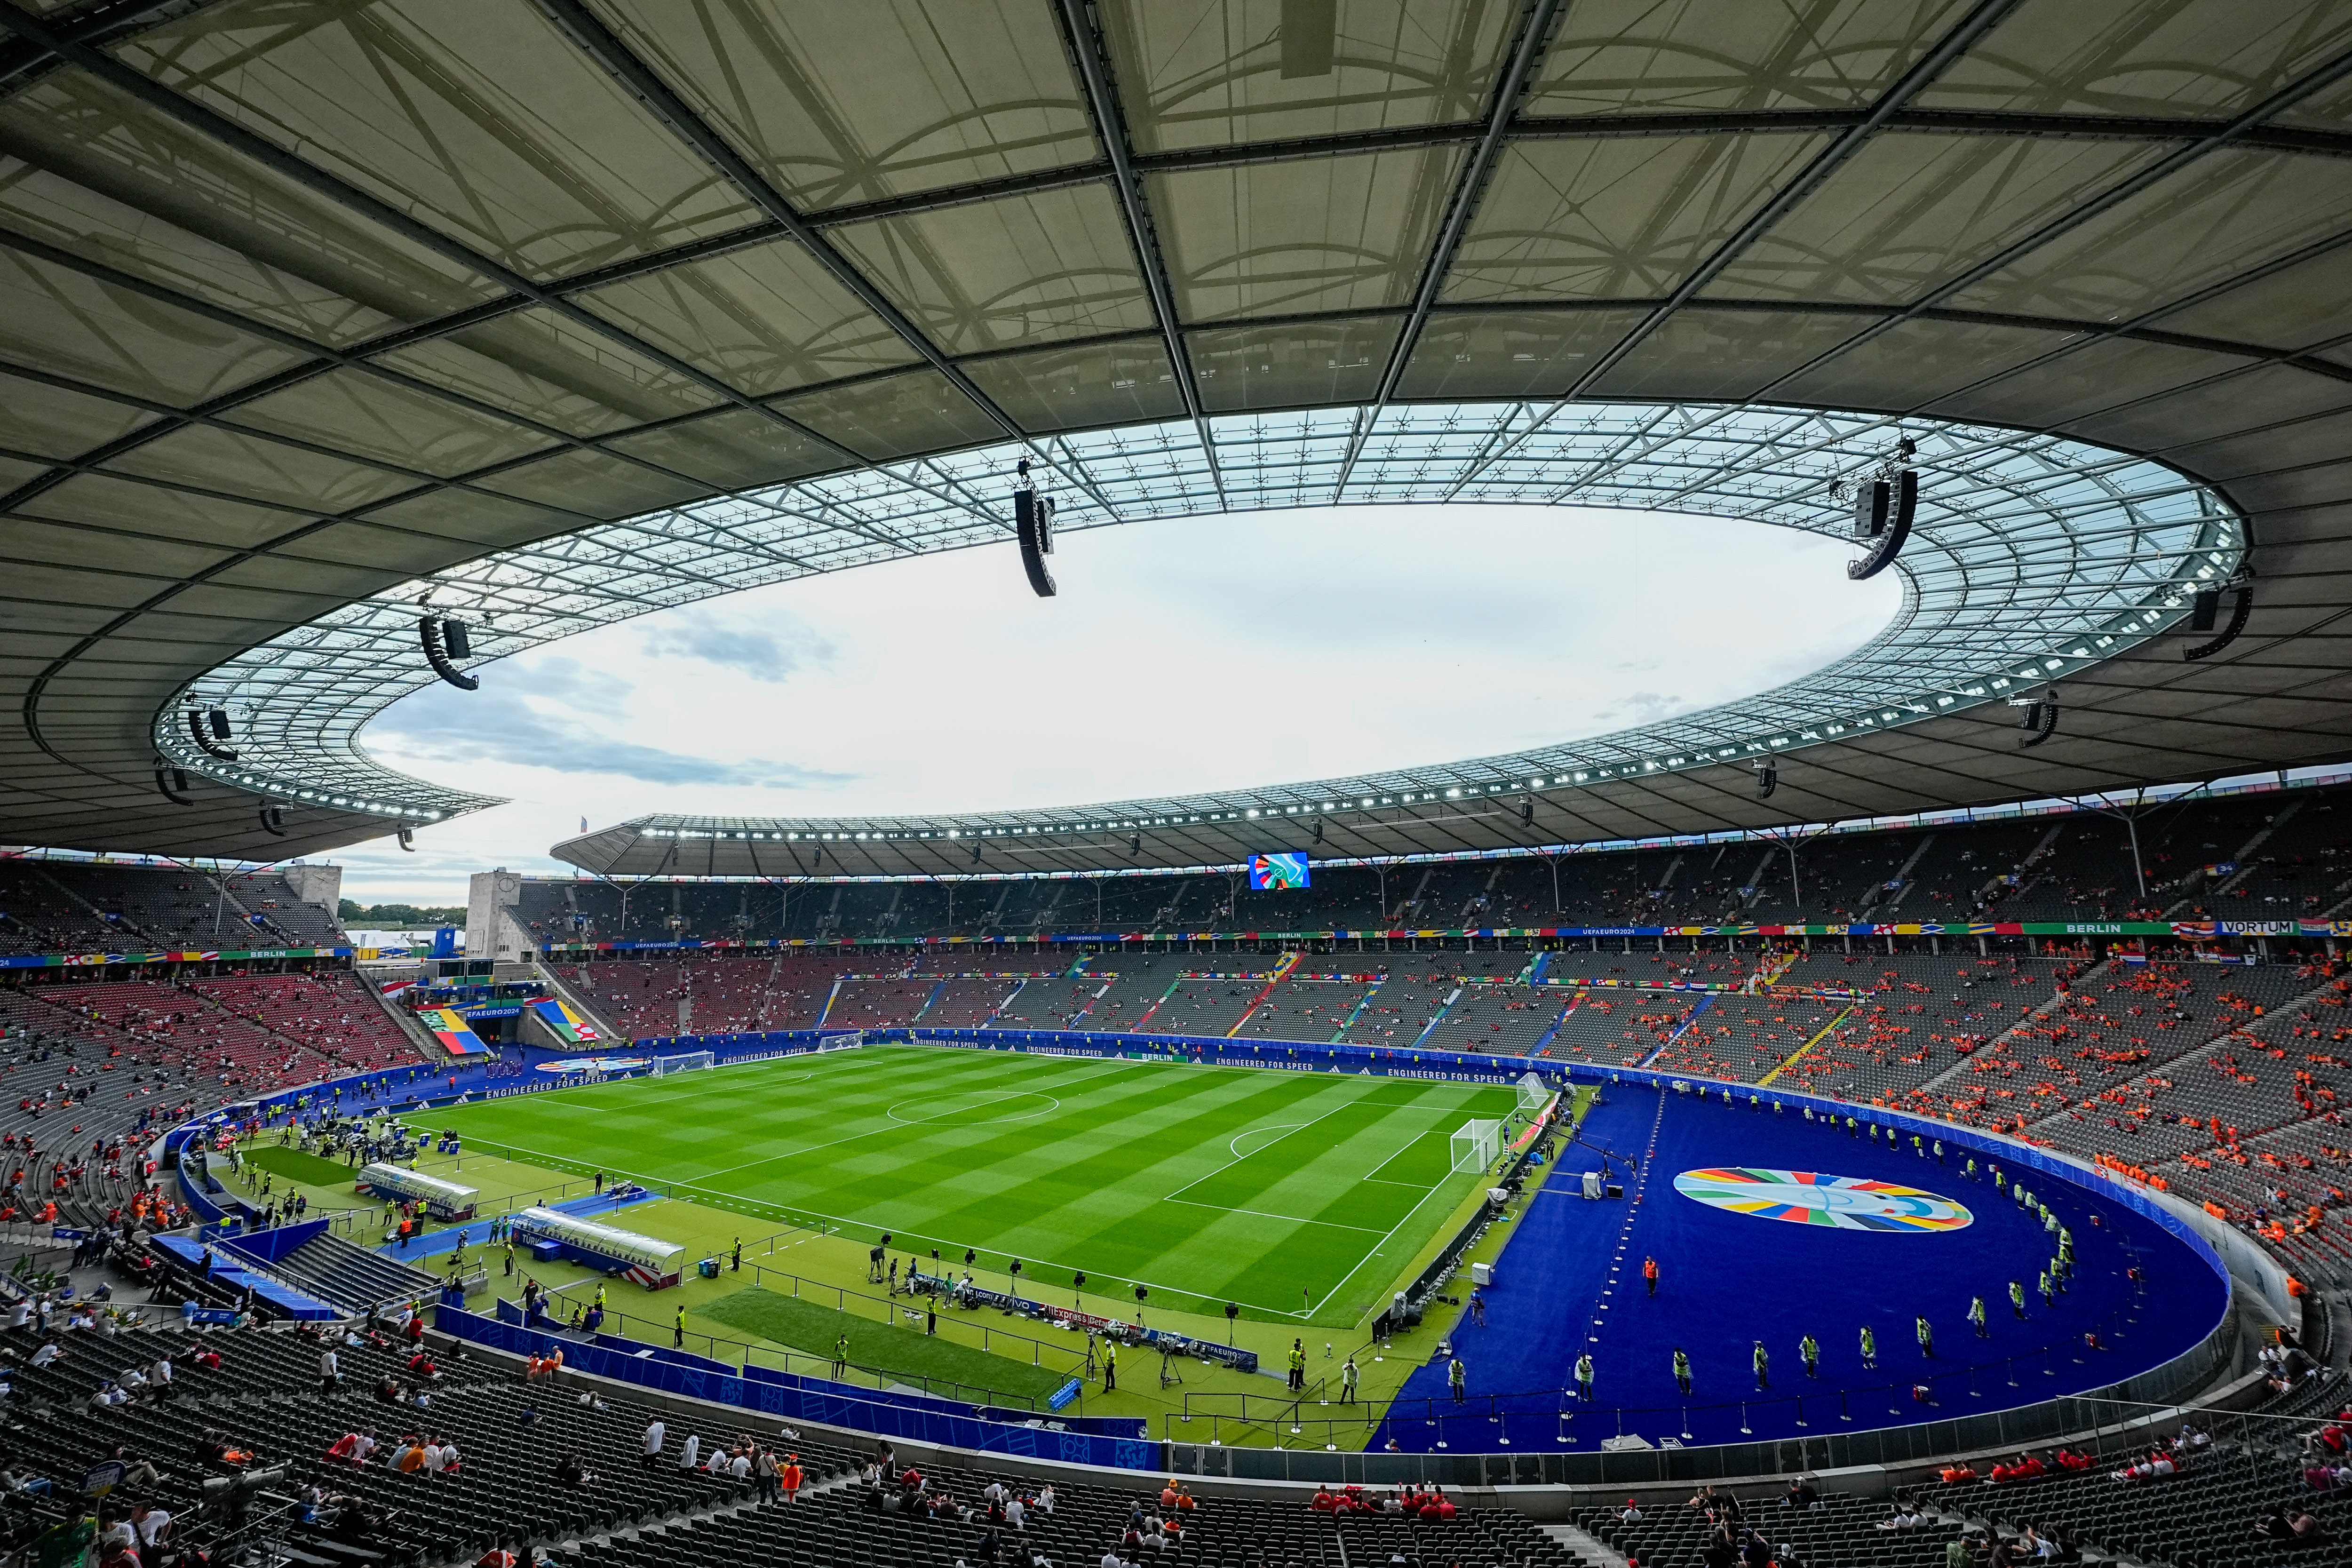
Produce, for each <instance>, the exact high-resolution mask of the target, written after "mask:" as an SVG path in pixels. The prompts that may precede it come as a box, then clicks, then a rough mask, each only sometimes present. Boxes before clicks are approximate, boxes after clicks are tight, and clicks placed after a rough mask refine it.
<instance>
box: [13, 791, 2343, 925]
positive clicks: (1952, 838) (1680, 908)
mask: <svg viewBox="0 0 2352 1568" xmlns="http://www.w3.org/2000/svg"><path fill="white" fill-rule="evenodd" d="M2343 794H2344V791H2343V790H2342V788H2340V787H2329V788H2299V789H2292V790H2278V791H2270V792H2263V793H2255V794H2247V795H2227V796H2217V797H2201V798H2199V799H2195V800H2191V801H2188V802H2185V803H2182V804H2179V805H2167V806H2160V807H2158V808H2156V809H2154V810H2151V811H2147V812H2145V813H2143V814H2141V816H2140V817H2139V819H2138V821H2137V824H2136V826H2137V834H2138V843H2139V847H2140V856H2141V864H2140V867H2139V868H2138V869H2139V872H2140V873H2142V874H2144V876H2145V880H2146V884H2147V885H2146V888H2145V889H2144V890H2143V889H2142V887H2141V876H2140V875H2136V874H2135V868H2134V866H2133V863H2132V858H2131V844H2132V832H2133V827H2134V826H2135V825H2128V824H2126V823H2124V822H2122V821H2118V820H2116V819H2115V818H2113V817H2110V816H2100V815H2098V814H2095V813H2088V812H2081V813H2063V814H2059V815H2056V816H2036V817H2025V818H2011V819H2006V820H1998V819H1997V820H1990V821H1987V822H1982V823H1977V824H1949V825H1939V826H1935V827H1932V828H1902V829H1892V830H1885V831H1874V832H1857V833H1840V834H1832V835H1826V836H1823V837H1817V838H1813V839H1810V840H1806V841H1803V842H1802V843H1801V844H1799V845H1797V846H1796V847H1794V852H1793V855H1792V854H1791V851H1790V847H1789V846H1786V845H1782V844H1779V843H1768V842H1760V841H1741V842H1737V843H1726V844H1713V845H1694V846H1683V847H1674V846H1668V847H1658V848H1644V849H1626V850H1611V851H1606V852H1593V853H1589V854H1572V855H1565V856H1558V857H1553V858H1539V857H1528V858H1514V859H1504V860H1477V861H1464V862H1443V861H1441V862H1433V863H1427V864H1408V865H1403V866H1390V867H1347V866H1334V865H1325V864H1318V865H1317V867H1316V868H1315V873H1314V880H1313V883H1312V885H1311V886H1309V887H1308V888H1307V889H1297V890H1282V891H1262V892H1252V891H1251V890H1250V889H1249V888H1248V886H1247V884H1246V881H1245V880H1244V879H1241V878H1239V877H1238V876H1235V875H1232V874H1227V873H1223V872H1218V873H1206V874H1195V875H1191V876H1184V875H1169V876H1144V877H1118V878H1109V879H1101V880H1099V881H1092V880H1080V881H1072V880H1067V879H1064V880H1051V879H1037V880H1032V879H1005V880H1003V881H992V882H968V883H949V882H940V881H917V882H882V883H823V882H814V883H798V882H762V883H748V882H734V883H694V882H668V883H658V884H653V885H650V886H647V885H638V886H635V887H631V888H628V889H622V888H619V887H616V886H615V885H614V884H611V883H606V882H601V881H590V880H582V879H527V880H526V881H525V883H524V887H523V894H522V902H521V906H520V910H518V913H519V915H520V919H521V921H522V923H523V924H524V926H525V927H526V929H527V930H529V931H530V933H531V934H532V936H534V937H535V938H537V939H539V940H541V941H543V942H666V941H671V940H675V939H677V938H680V937H690V938H695V939H698V940H701V941H707V942H719V941H729V940H749V941H772V940H776V939H780V938H798V939H803V940H813V939H824V938H876V937H897V938H907V937H936V936H947V935H964V936H996V937H1007V938H1013V939H1022V938H1028V937H1034V936H1037V935H1041V934H1050V933H1052V932H1055V931H1143V932H1149V931H1164V932H1181V931H1333V930H1338V931H1459V930H1486V929H1498V928H1499V929H1523V928H1528V927H1545V926H1559V925H1605V926H1620V925H1641V926H1655V925H1694V924H1695V925H1709V924H1727V923H1734V922H1748V923H1759V924H1770V923H1789V924H1795V923H1825V922H1838V923H1843V922H1849V921H1877V922H1886V921H2113V920H2123V919H2175V920H2195V919H2207V918H2213V917H2216V916H2219V917H2227V918H2240V919H2263V920H2275V919H2281V918H2285V917H2290V916H2321V915H2327V914H2330V913H2332V912H2336V911H2339V910H2345V909H2352V858H2347V842H2346V840H2347V839H2352V816H2346V815H2344V814H2343V813H2342V812H2341V811H2339V807H2338V804H2337V803H2338V800H2339V798H2340V797H2341V796H2342V795H2343ZM5 901H6V900H5V897H0V905H5Z"/></svg>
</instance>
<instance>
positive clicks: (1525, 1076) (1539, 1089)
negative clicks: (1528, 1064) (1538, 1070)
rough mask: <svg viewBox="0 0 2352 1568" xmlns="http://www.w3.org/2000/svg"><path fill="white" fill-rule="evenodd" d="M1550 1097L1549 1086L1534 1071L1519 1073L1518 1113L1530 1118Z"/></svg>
mask: <svg viewBox="0 0 2352 1568" xmlns="http://www.w3.org/2000/svg"><path fill="white" fill-rule="evenodd" d="M1550 1099H1551V1088H1550V1086H1549V1085H1548V1084H1546V1083H1545V1082H1544V1080H1543V1079H1541V1078H1540V1077H1538V1075H1537V1074H1535V1073H1531V1072H1528V1073H1521V1074H1520V1075H1519V1114H1520V1115H1522V1116H1525V1117H1528V1118H1530V1119H1532V1118H1533V1117H1534V1116H1535V1114H1536V1112H1538V1110H1542V1109H1543V1108H1544V1105H1545V1103H1546V1102H1547V1101H1549V1100H1550Z"/></svg>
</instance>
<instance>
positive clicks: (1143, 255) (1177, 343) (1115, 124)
mask: <svg viewBox="0 0 2352 1568" xmlns="http://www.w3.org/2000/svg"><path fill="white" fill-rule="evenodd" d="M1055 16H1056V17H1057V19H1058V20H1059V21H1060V22H1061V24H1062V41H1063V43H1064V45H1065V46H1066V47H1067V48H1068V49H1069V51H1070V55H1071V58H1073V59H1074V60H1075V61H1076V64H1077V68H1078V79H1079V80H1080V81H1082V82H1083V83H1084V84H1085V85H1086V90H1087V109H1088V110H1089V111H1090V112H1092V114H1093V115H1094V121H1095V134H1096V136H1097V138H1098V139H1099V140H1100V141H1101V142H1102V144H1103V149H1104V151H1105V152H1106V153H1108V154H1109V157H1110V170H1111V186H1112V188H1113V189H1114V190H1116V191H1117V192H1118V209H1119V216H1121V217H1122V218H1123V219H1125V220H1126V224H1127V238H1128V243H1129V245H1131V246H1133V247H1135V265H1136V267H1137V268H1138V269H1139V271H1141V272H1142V274H1143V286H1144V289H1145V290H1146V291H1147V292H1149V293H1150V296H1151V315H1152V320H1153V321H1154V322H1155V323H1156V324H1157V325H1158V326H1159V328H1160V344H1161V346H1162V348H1164V349H1165V351H1166V352H1167V354H1168V364H1169V368H1170V369H1171V370H1172V371H1174V372H1175V374H1176V391H1177V394H1178V395H1180V396H1181V397H1182V398H1183V400H1184V414H1185V416H1186V417H1187V418H1189V419H1191V420H1192V429H1193V432H1194V434H1195V435H1196V436H1197V437H1199V438H1200V442H1201V450H1202V453H1203V454H1204V455H1205V456H1206V457H1207V458H1208V460H1209V480H1210V482H1211V483H1212V484H1213V485H1215V486H1216V488H1217V500H1218V504H1219V505H1220V506H1223V505H1224V504H1225V502H1226V497H1225V480H1224V476H1223V473H1222V472H1221V471H1220V469H1219V467H1218V464H1217V448H1216V445H1215V443H1214V442H1213V441H1212V440H1211V439H1210V436H1209V417H1208V415H1207V413H1206V412H1205V411H1204V410H1203V409H1202V406H1201V384H1200V382H1199V381H1198V380H1197V379H1195V378H1194V376H1193V374H1192V353H1191V352H1190V351H1189V350H1187V349H1186V348H1185V346H1184V334H1183V331H1182V329H1181V326H1180V325H1179V323H1178V318H1177V314H1176V290H1175V289H1174V287H1173V286H1172V285H1171V283H1170V282H1169V280H1168V259H1167V257H1166V255H1165V254H1164V253H1163V252H1162V251H1161V250H1160V231H1159V230H1158V229H1157V228H1155V227H1154V226H1152V222H1151V205H1150V202H1148V201H1147V200H1146V199H1145V197H1144V194H1143V181H1142V179H1141V177H1140V176H1139V174H1137V173H1136V167H1135V153H1134V150H1133V149H1132V148H1131V147H1130V146H1129V143H1128V139H1127V113H1126V110H1123V109H1122V108H1121V107H1120V106H1119V101H1118V89H1116V88H1115V87H1113V86H1112V84H1111V79H1110V61H1109V58H1108V54H1107V52H1106V51H1105V49H1104V47H1103V37H1102V29H1101V26H1100V23H1099V21H1098V20H1097V17H1096V15H1095V9H1094V6H1093V5H1092V4H1091V0H1060V5H1058V6H1057V8H1056V10H1055Z"/></svg>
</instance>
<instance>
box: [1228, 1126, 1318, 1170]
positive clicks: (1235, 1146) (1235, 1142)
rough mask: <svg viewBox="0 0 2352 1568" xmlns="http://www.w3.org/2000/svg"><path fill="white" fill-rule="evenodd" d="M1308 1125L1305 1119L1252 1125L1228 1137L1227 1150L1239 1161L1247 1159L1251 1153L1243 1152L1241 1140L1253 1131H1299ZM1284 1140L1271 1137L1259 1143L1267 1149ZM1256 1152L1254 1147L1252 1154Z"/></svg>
mask: <svg viewBox="0 0 2352 1568" xmlns="http://www.w3.org/2000/svg"><path fill="white" fill-rule="evenodd" d="M1306 1125H1307V1123H1305V1122H1304V1121H1270V1122H1268V1123H1266V1124H1265V1126H1264V1127H1252V1128H1250V1129H1248V1130H1247V1131H1241V1132H1236V1133H1234V1135H1233V1136H1232V1137H1231V1138H1228V1139H1226V1140H1225V1152H1227V1153H1229V1154H1231V1155H1232V1156H1233V1157H1234V1160H1235V1161H1236V1162H1239V1161H1242V1160H1246V1159H1248V1158H1249V1154H1244V1153H1243V1152H1242V1151H1241V1141H1242V1140H1243V1139H1244V1138H1246V1137H1248V1136H1250V1134H1251V1133H1253V1132H1296V1131H1298V1130H1299V1129H1300V1128H1302V1127H1304V1126H1306ZM1279 1142H1282V1140H1281V1139H1279V1138H1269V1139H1268V1140H1266V1142H1264V1143H1263V1144H1261V1145H1259V1147H1260V1148H1265V1149H1271V1148H1273V1147H1274V1146H1275V1145H1276V1143H1279ZM1256 1152H1257V1150H1256V1149H1253V1150H1251V1151H1250V1154H1255V1153H1256Z"/></svg>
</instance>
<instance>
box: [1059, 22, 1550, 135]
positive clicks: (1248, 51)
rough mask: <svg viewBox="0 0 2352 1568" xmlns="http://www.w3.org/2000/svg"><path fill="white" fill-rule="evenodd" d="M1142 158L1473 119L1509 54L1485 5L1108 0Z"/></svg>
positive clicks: (1504, 26) (1505, 29)
mask: <svg viewBox="0 0 2352 1568" xmlns="http://www.w3.org/2000/svg"><path fill="white" fill-rule="evenodd" d="M1102 16H1103V20H1104V25H1105V29H1106V31H1107V32H1108V36H1109V39H1110V44H1111V54H1112V59H1113V61H1114V63H1115V65H1116V68H1117V69H1118V79H1119V81H1120V84H1121V87H1122V97H1123V99H1124V101H1125V105H1126V110H1127V120H1128V125H1129V132H1130V134H1132V135H1133V137H1134V138H1135V142H1136V145H1137V146H1138V147H1139V148H1140V149H1143V150H1145V151H1150V152H1161V151H1171V150H1174V149H1178V148H1188V147H1211V146H1218V145H1223V144H1228V143H1232V142H1278V141H1283V140H1286V139H1289V138H1293V137H1301V136H1330V135H1335V134H1339V133H1342V132H1368V131H1376V130H1384V129H1388V128H1391V127H1395V126H1409V125H1421V124H1429V123H1445V122H1458V121H1471V120H1475V119H1476V118H1477V117H1478V115H1479V114H1480V113H1481V112H1482V111H1483V110H1484V109H1485V107H1486V98H1487V95H1488V93H1489V92H1490V91H1491V90H1492V85H1493V79H1494V71H1495V62H1496V58H1497V57H1498V56H1499V55H1500V54H1501V52H1502V51H1503V49H1505V48H1506V47H1508V46H1509V43H1510V27H1511V23H1512V9H1511V7H1509V6H1507V5H1491V4H1486V3H1484V0H1237V3H1223V0H1108V3H1107V4H1105V5H1103V6H1102Z"/></svg>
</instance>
